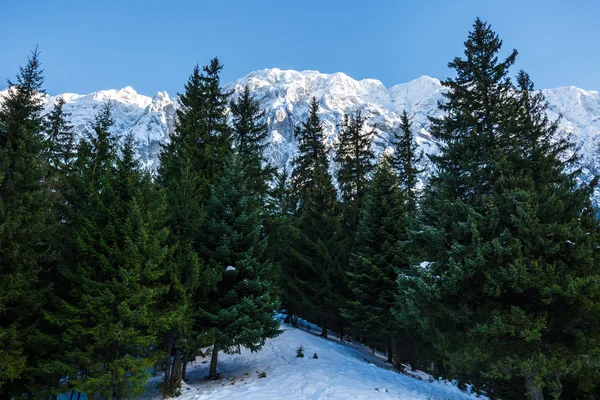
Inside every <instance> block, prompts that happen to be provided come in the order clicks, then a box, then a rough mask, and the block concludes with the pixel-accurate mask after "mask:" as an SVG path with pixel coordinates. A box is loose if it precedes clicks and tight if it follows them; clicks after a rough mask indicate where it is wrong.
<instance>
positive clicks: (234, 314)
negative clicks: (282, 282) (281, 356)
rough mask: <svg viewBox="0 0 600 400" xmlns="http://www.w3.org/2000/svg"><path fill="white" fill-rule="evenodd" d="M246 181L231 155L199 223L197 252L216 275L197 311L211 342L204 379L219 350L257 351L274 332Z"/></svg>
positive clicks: (270, 284)
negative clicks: (238, 348) (199, 241)
mask: <svg viewBox="0 0 600 400" xmlns="http://www.w3.org/2000/svg"><path fill="white" fill-rule="evenodd" d="M258 198H259V194H257V193H255V192H254V191H253V190H252V189H251V188H250V185H249V177H248V176H247V175H246V172H245V171H244V168H243V161H242V160H241V159H239V158H238V156H237V155H236V156H234V158H233V159H232V160H231V162H230V164H229V165H228V167H227V168H226V170H225V173H224V175H223V176H222V178H221V179H220V181H219V182H218V183H217V185H216V186H215V188H214V190H213V192H212V195H211V198H210V200H209V201H208V204H207V206H206V215H207V218H206V219H205V220H204V223H203V224H202V240H201V252H200V254H201V256H202V258H203V260H205V261H206V262H207V263H208V265H209V267H210V268H211V269H213V270H214V271H217V273H218V275H219V276H220V279H219V282H218V283H217V286H216V289H215V290H214V291H213V292H211V293H210V295H209V301H208V302H207V304H206V306H204V308H203V310H202V312H201V317H200V318H201V324H202V326H203V327H205V330H206V331H205V333H204V335H205V336H206V337H207V339H206V340H210V342H211V343H212V357H211V364H210V375H209V379H217V378H218V374H217V361H218V353H219V351H225V352H232V351H235V350H236V348H237V347H238V346H244V347H247V348H249V349H250V350H251V351H258V350H260V349H261V347H262V346H263V345H264V343H265V340H266V339H269V338H272V337H275V336H277V335H278V334H279V333H280V331H279V323H278V322H277V321H276V320H275V319H274V318H273V314H274V312H275V310H276V309H277V306H278V300H277V299H276V297H275V296H274V284H275V282H274V279H273V278H274V277H273V275H272V268H273V265H272V263H271V262H270V261H269V260H267V259H266V257H265V249H266V245H267V241H266V238H265V237H264V236H263V235H262V212H261V209H262V206H261V204H260V202H259V201H258Z"/></svg>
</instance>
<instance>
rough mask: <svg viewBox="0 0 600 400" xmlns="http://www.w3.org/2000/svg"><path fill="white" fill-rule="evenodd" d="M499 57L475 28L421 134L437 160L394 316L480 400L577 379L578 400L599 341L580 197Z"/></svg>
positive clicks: (553, 391) (492, 40)
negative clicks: (408, 319)
mask: <svg viewBox="0 0 600 400" xmlns="http://www.w3.org/2000/svg"><path fill="white" fill-rule="evenodd" d="M501 44H502V42H501V41H500V40H499V39H498V36H497V35H496V34H495V33H494V32H493V31H492V30H491V28H490V27H489V25H487V24H484V23H483V22H481V21H480V20H477V21H476V22H475V25H474V30H473V31H472V32H471V33H470V35H469V38H468V40H467V42H466V43H465V47H466V48H465V56H466V60H462V59H458V58H457V59H455V61H454V62H452V63H450V66H451V67H453V68H454V69H455V70H456V72H457V78H456V79H454V80H448V81H447V82H445V85H446V86H448V87H449V89H450V90H449V92H448V93H447V95H446V96H447V99H448V102H447V103H446V105H444V106H443V107H444V110H445V111H447V116H446V117H443V118H442V119H440V120H438V121H436V124H435V125H434V130H433V132H434V135H435V137H436V138H437V139H439V140H440V141H441V142H442V151H441V152H440V154H439V155H438V156H435V157H432V160H433V161H434V163H435V164H436V167H437V172H436V173H435V174H434V175H433V177H432V178H431V183H430V186H429V188H428V191H427V195H426V197H425V201H424V204H423V207H422V209H423V215H422V222H423V226H422V227H421V228H420V230H419V231H418V232H417V233H416V235H415V236H416V237H417V238H420V239H421V240H423V243H425V244H426V247H427V250H428V253H427V257H428V258H427V260H428V263H426V264H425V265H426V267H425V268H415V270H414V271H413V272H412V273H411V274H407V275H404V277H403V278H402V279H400V287H401V294H402V299H403V300H404V302H403V303H402V304H400V307H401V308H403V309H404V310H405V312H406V313H407V314H409V315H410V314H411V313H412V315H416V320H417V323H418V325H419V326H420V327H421V328H423V329H424V330H425V331H426V332H427V333H428V334H429V335H430V338H431V339H432V342H433V343H434V345H435V346H436V349H437V351H438V355H439V357H440V358H441V360H442V362H441V363H440V364H441V365H440V369H441V371H440V372H441V373H442V374H444V375H446V376H449V377H451V376H459V377H462V378H464V379H466V380H471V381H473V382H474V383H477V385H478V386H479V387H480V388H481V389H483V390H486V391H487V392H488V394H489V395H490V396H492V397H517V396H527V398H529V399H543V398H544V395H552V396H554V397H556V396H559V394H560V390H561V386H562V383H561V382H562V381H564V380H565V379H569V378H572V379H573V378H574V376H576V375H577V374H578V373H579V371H585V373H584V374H583V376H584V377H585V379H581V381H580V382H579V383H580V384H581V385H583V386H586V385H587V387H586V390H588V391H590V390H593V385H594V384H592V383H591V382H592V380H591V379H590V378H591V376H593V374H590V368H589V365H590V364H589V362H591V363H592V364H594V363H597V361H592V360H590V357H591V358H592V359H594V357H595V356H594V354H597V352H598V343H599V342H598V338H599V337H600V336H599V335H598V324H597V323H596V321H597V320H598V315H597V313H598V310H600V308H598V300H599V290H598V288H599V286H598V282H599V279H600V275H599V271H598V267H597V265H598V264H597V222H596V221H595V218H594V212H593V210H592V207H591V204H590V199H589V196H590V193H591V190H590V188H588V187H587V186H586V185H582V186H578V185H577V183H576V182H577V181H576V178H577V175H578V172H577V171H576V172H575V173H572V174H567V173H566V172H565V171H566V170H565V166H564V165H561V161H560V159H559V156H560V155H561V154H562V153H563V152H564V150H565V148H566V147H565V145H566V142H564V141H559V142H555V143H553V141H552V139H551V138H552V136H553V133H554V132H556V129H557V128H556V127H557V125H556V124H555V123H550V122H549V121H548V119H547V117H546V115H545V104H544V102H543V99H542V98H541V97H540V95H538V94H535V93H533V92H532V91H531V89H532V85H531V83H530V82H529V79H528V78H527V77H526V75H524V74H520V75H519V77H518V87H516V88H515V87H514V86H513V85H512V83H511V82H510V80H509V78H508V69H509V67H510V66H511V65H512V63H513V62H514V58H515V56H516V52H513V53H512V54H511V55H510V56H509V58H508V59H507V60H506V61H504V62H498V58H497V54H498V52H499V50H500V48H501ZM421 265H422V266H423V264H421ZM584 332H585V333H584ZM574 380H577V379H574ZM586 380H587V381H586Z"/></svg>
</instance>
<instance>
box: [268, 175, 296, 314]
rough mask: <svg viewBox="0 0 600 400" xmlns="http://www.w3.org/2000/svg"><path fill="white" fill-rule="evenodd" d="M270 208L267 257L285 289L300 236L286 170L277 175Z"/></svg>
mask: <svg viewBox="0 0 600 400" xmlns="http://www.w3.org/2000/svg"><path fill="white" fill-rule="evenodd" d="M266 209H267V212H266V213H265V231H266V232H268V241H267V248H266V255H267V259H268V260H271V261H272V262H273V264H274V271H275V275H276V280H277V287H278V288H281V289H282V290H285V289H284V288H285V287H286V284H287V280H286V279H285V278H286V277H289V276H292V275H293V274H292V271H290V270H289V266H290V265H291V262H290V258H291V243H293V242H294V241H295V238H297V236H298V230H297V229H296V227H295V225H294V204H293V200H292V198H291V188H290V176H289V174H288V172H287V169H285V168H284V169H283V171H281V173H277V172H276V179H275V185H274V187H273V188H272V189H271V190H270V191H269V195H268V198H267V207H266ZM283 307H284V308H287V307H288V305H287V304H285V303H284V304H283Z"/></svg>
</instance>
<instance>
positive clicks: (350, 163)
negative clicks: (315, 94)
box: [335, 111, 374, 251]
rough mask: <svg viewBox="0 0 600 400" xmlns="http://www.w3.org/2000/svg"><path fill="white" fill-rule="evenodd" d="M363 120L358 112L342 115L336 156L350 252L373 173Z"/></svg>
mask: <svg viewBox="0 0 600 400" xmlns="http://www.w3.org/2000/svg"><path fill="white" fill-rule="evenodd" d="M365 121H366V118H365V117H363V116H362V114H361V113H360V111H358V112H357V113H356V114H354V115H353V116H348V115H347V114H346V115H344V120H343V122H342V126H341V130H340V135H339V144H338V146H337V152H336V155H335V161H336V163H337V164H338V171H337V182H338V187H339V190H340V192H341V198H342V215H343V230H344V232H345V235H346V238H347V241H348V245H349V249H350V251H354V248H355V244H354V235H355V233H356V229H357V226H358V222H359V221H360V217H361V215H360V214H361V210H362V208H363V203H364V195H365V189H366V187H367V183H368V176H369V174H370V173H371V171H372V170H373V158H374V154H373V151H372V150H371V142H372V140H373V132H371V131H366V130H365V129H364V124H365Z"/></svg>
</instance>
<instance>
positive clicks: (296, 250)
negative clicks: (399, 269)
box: [285, 166, 344, 337]
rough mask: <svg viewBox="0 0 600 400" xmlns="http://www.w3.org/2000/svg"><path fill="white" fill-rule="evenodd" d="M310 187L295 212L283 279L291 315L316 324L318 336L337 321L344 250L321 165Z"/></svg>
mask: <svg viewBox="0 0 600 400" xmlns="http://www.w3.org/2000/svg"><path fill="white" fill-rule="evenodd" d="M311 181H312V182H313V185H314V186H312V187H310V188H308V190H307V193H302V194H301V196H302V198H303V199H304V200H303V203H301V204H302V206H301V208H300V209H299V211H298V212H297V217H296V223H295V225H296V229H297V230H298V236H297V237H295V238H294V239H295V241H294V243H292V244H291V247H292V248H291V255H292V257H291V260H290V265H288V266H286V271H289V273H290V274H291V275H290V276H288V277H286V280H288V282H286V285H285V289H286V291H285V294H286V303H287V305H288V306H289V308H290V310H289V311H291V312H294V313H296V315H299V316H301V317H303V318H306V319H308V320H311V321H316V322H317V323H318V324H319V325H320V326H321V328H322V331H321V335H322V336H324V337H327V330H328V328H330V327H335V325H336V324H339V322H340V306H341V305H342V304H343V300H344V299H343V297H342V294H341V293H340V291H341V290H342V289H343V288H341V287H339V283H340V282H343V279H344V271H343V269H342V265H341V262H340V260H341V257H342V252H343V250H344V246H343V243H342V242H341V240H340V239H341V235H340V229H341V228H340V212H339V205H338V202H337V196H336V190H335V187H334V186H333V183H332V182H331V177H330V176H329V174H328V173H327V171H326V169H325V166H321V167H319V168H318V169H317V171H315V174H314V177H312V178H311Z"/></svg>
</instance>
